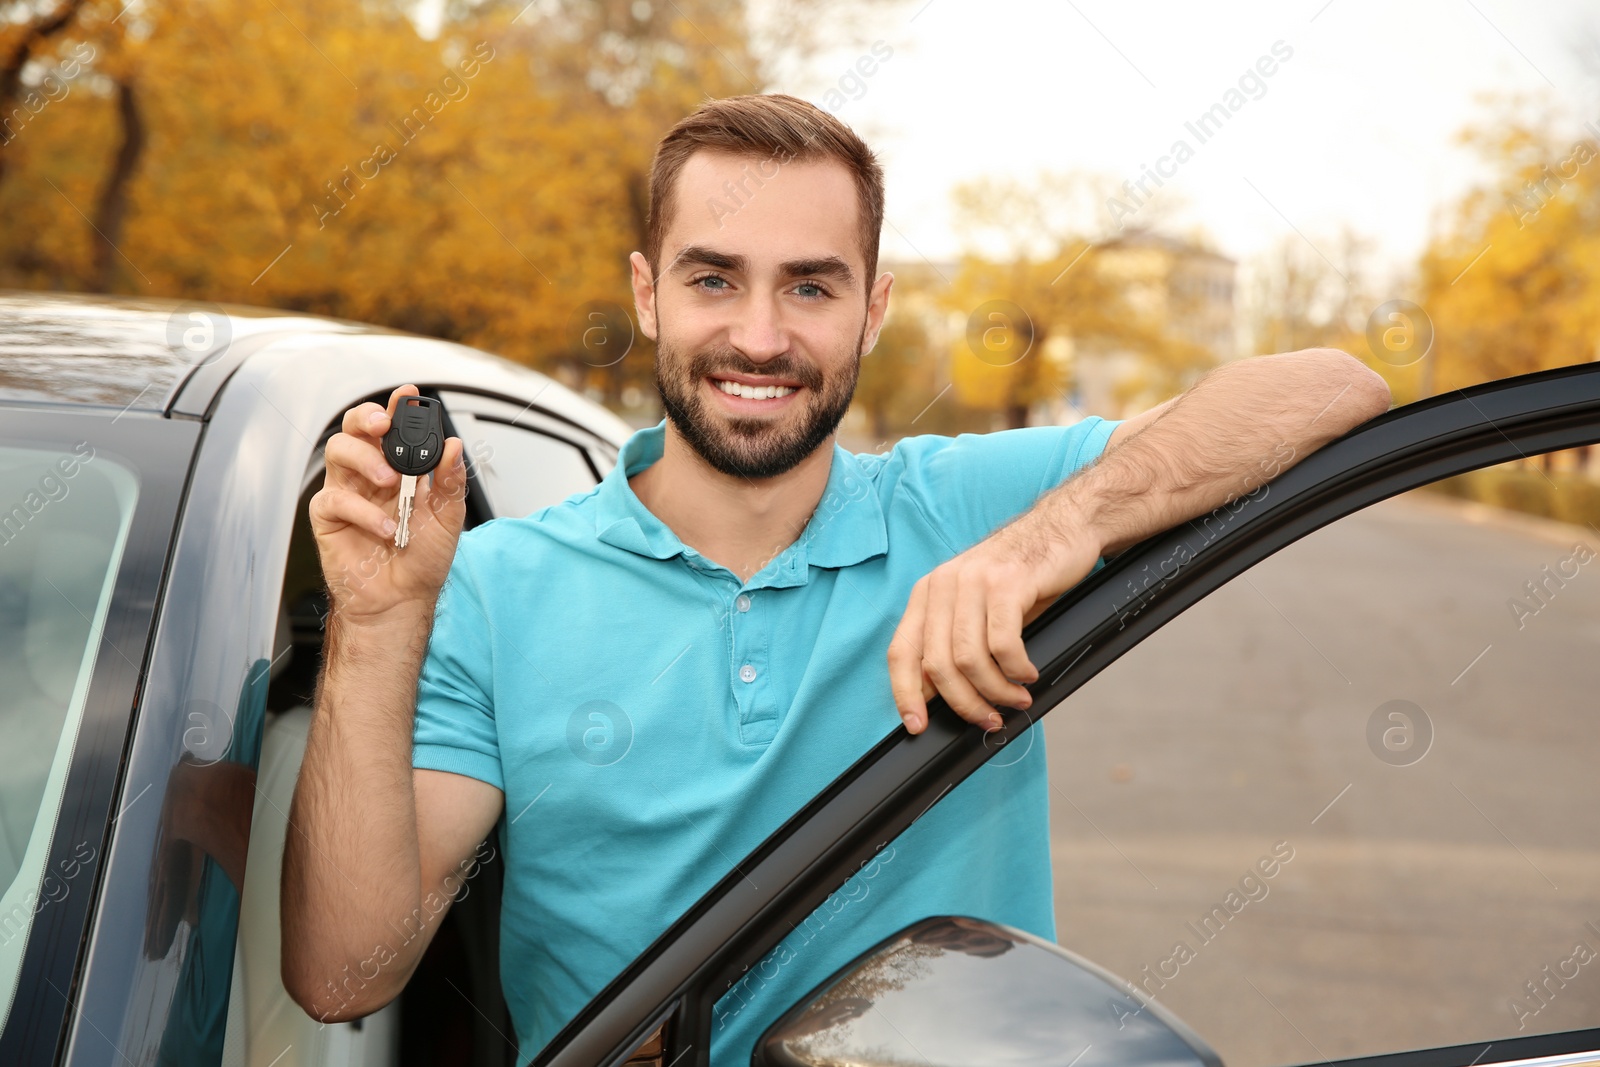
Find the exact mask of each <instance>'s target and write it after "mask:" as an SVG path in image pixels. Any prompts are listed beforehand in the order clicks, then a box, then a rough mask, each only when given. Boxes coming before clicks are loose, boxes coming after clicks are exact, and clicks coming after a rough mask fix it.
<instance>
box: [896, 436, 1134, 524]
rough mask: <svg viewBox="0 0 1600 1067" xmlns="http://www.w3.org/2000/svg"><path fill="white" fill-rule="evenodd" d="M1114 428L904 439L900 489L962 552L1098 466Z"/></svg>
mask: <svg viewBox="0 0 1600 1067" xmlns="http://www.w3.org/2000/svg"><path fill="white" fill-rule="evenodd" d="M1120 425H1121V422H1119V421H1113V420H1108V419H1102V418H1100V417H1099V416H1097V415H1090V416H1089V417H1087V418H1085V419H1083V420H1082V421H1081V422H1077V423H1074V424H1073V425H1071V426H1029V427H1026V428H1023V429H1017V430H998V431H996V432H994V433H987V434H961V435H959V436H957V437H935V436H927V437H913V438H907V439H906V440H905V441H902V442H901V444H900V446H899V447H900V448H902V449H904V450H905V456H904V460H905V464H906V470H905V473H904V474H903V476H902V479H903V484H904V485H905V486H906V487H907V488H908V489H910V490H911V491H912V492H913V493H914V494H915V496H916V497H917V501H918V503H919V504H920V505H921V507H922V509H923V510H924V511H925V512H926V513H927V515H928V518H929V519H931V520H932V521H933V522H934V523H936V524H937V525H938V526H939V528H940V529H941V530H942V531H943V532H944V535H945V536H946V538H947V539H948V540H949V542H950V546H951V548H952V549H954V550H956V551H962V550H964V549H966V548H969V547H971V546H972V545H975V544H977V543H978V542H979V541H981V540H983V539H984V538H985V537H987V536H989V534H991V533H993V532H994V531H995V530H996V529H998V528H999V527H1001V526H1003V525H1004V524H1005V523H1007V522H1009V521H1010V520H1011V519H1013V518H1015V517H1016V516H1017V515H1020V514H1021V513H1022V512H1024V511H1026V510H1027V509H1028V508H1029V507H1031V506H1032V505H1033V502H1034V501H1035V500H1038V499H1039V497H1040V496H1042V495H1043V494H1044V493H1046V492H1048V491H1049V490H1051V489H1053V488H1055V487H1056V486H1058V485H1060V484H1061V483H1062V482H1064V481H1066V480H1067V478H1069V477H1070V476H1071V475H1072V474H1073V473H1074V472H1075V471H1077V470H1079V469H1080V468H1083V467H1086V466H1088V465H1089V464H1091V463H1093V462H1094V461H1095V460H1097V459H1099V458H1100V455H1101V453H1103V452H1104V451H1105V448H1106V443H1107V442H1108V441H1109V440H1110V439H1111V434H1112V433H1113V432H1114V431H1115V430H1116V428H1117V427H1118V426H1120Z"/></svg>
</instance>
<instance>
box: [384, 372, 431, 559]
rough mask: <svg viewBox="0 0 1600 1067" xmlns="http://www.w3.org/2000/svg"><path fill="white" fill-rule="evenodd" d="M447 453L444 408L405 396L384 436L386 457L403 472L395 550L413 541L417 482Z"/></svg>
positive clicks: (396, 520) (421, 398) (422, 397)
mask: <svg viewBox="0 0 1600 1067" xmlns="http://www.w3.org/2000/svg"><path fill="white" fill-rule="evenodd" d="M443 450H444V405H442V404H441V403H440V402H439V401H438V400H436V399H434V398H433V397H431V396H403V397H401V398H400V403H399V405H398V406H397V407H396V408H395V412H394V420H393V421H392V422H391V423H390V425H389V432H388V433H386V434H384V435H383V455H384V458H386V459H387V460H388V461H389V466H391V467H393V468H394V469H395V470H397V471H399V472H400V501H399V504H400V510H399V513H398V515H396V517H395V522H396V526H395V529H394V547H396V548H404V547H406V542H407V541H409V540H411V511H412V509H413V508H414V507H416V503H417V479H418V478H420V477H421V476H422V475H424V474H427V473H428V472H429V471H431V470H433V468H435V467H437V466H438V465H439V455H440V453H441V452H442V451H443Z"/></svg>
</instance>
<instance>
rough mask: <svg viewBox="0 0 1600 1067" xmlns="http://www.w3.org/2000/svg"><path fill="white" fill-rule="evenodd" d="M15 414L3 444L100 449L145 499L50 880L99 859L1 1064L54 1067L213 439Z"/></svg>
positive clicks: (81, 884) (47, 952) (1, 1044)
mask: <svg viewBox="0 0 1600 1067" xmlns="http://www.w3.org/2000/svg"><path fill="white" fill-rule="evenodd" d="M5 415H6V418H5V423H4V429H3V430H0V442H3V443H12V442H15V443H16V444H19V445H22V446H28V445H34V444H36V443H37V442H38V441H41V440H49V441H62V440H65V439H67V438H73V439H82V440H88V441H89V442H90V443H91V445H92V446H93V447H94V448H95V451H96V454H97V455H103V456H106V457H108V458H113V459H116V460H118V461H120V462H123V463H126V464H128V465H129V466H131V467H133V468H134V470H135V471H137V472H138V476H139V496H138V500H137V502H136V503H135V506H134V514H133V518H132V523H131V525H130V527H129V530H128V537H127V541H126V544H125V546H124V548H123V554H122V559H121V560H120V562H119V563H118V568H117V576H116V579H115V584H114V587H113V589H114V591H113V593H112V600H111V604H110V607H109V612H108V614H107V617H106V623H105V629H104V631H103V632H102V633H101V636H100V646H99V648H98V649H97V650H96V653H95V663H94V668H93V675H92V680H91V682H90V687H89V693H88V696H87V698H86V704H85V706H84V712H83V719H82V722H81V723H80V725H79V729H78V736H77V739H76V742H75V744H74V747H73V751H72V763H71V765H70V767H69V768H68V771H67V779H66V783H65V790H64V793H63V795H62V801H61V810H60V811H59V812H58V814H57V816H56V822H55V826H54V828H53V832H52V838H51V842H50V853H49V859H48V860H47V861H46V862H47V870H59V869H62V868H60V867H59V866H58V865H59V864H60V863H61V862H62V861H64V860H67V859H68V858H69V857H70V856H72V854H73V852H74V850H75V849H76V848H77V847H78V845H79V843H80V842H89V843H90V844H91V845H92V846H93V847H94V849H95V856H94V860H93V861H92V864H90V865H89V866H88V870H86V871H84V872H83V873H80V874H79V875H78V876H77V877H76V878H75V879H74V880H73V881H72V882H71V883H69V885H68V889H67V893H66V895H65V896H64V897H62V898H61V899H60V900H59V901H58V902H56V903H52V904H50V905H48V906H46V907H43V908H41V909H40V910H39V911H38V913H37V914H36V915H35V921H34V924H33V927H32V929H30V930H29V932H28V940H27V944H26V946H25V947H24V949H23V957H22V967H21V971H20V973H19V975H18V981H17V989H16V994H15V997H14V999H13V1001H12V1004H11V1008H10V1012H9V1015H8V1016H7V1017H6V1018H5V1020H4V1029H3V1030H0V1063H6V1064H15V1065H18V1067H24V1065H29V1067H33V1065H37V1067H43V1065H46V1064H54V1063H56V1062H57V1061H58V1059H59V1058H60V1057H61V1056H62V1055H64V1052H65V1042H66V1041H67V1037H68V1033H69V1024H70V1022H71V1021H72V1016H73V1014H74V1013H75V1012H76V1011H77V1010H78V1007H77V1000H78V988H79V982H80V981H81V978H82V968H83V965H84V962H85V959H86V955H87V954H86V952H85V948H86V945H87V941H88V937H89V933H90V930H91V927H92V923H93V921H94V918H95V911H96V909H97V907H98V905H99V903H100V895H101V887H102V883H103V878H104V872H105V868H106V860H107V856H108V854H109V852H110V843H111V835H112V832H113V829H114V824H115V822H116V816H115V815H114V814H113V810H112V808H113V805H114V804H115V802H116V800H117V798H118V797H119V796H120V795H121V793H122V791H123V775H124V771H125V760H126V754H127V749H128V746H129V744H130V743H131V739H132V737H133V727H134V724H135V722H136V721H137V716H136V714H135V712H136V708H137V701H138V699H139V697H140V695H141V692H142V688H143V684H144V678H145V672H146V670H147V669H148V658H149V654H150V649H151V638H152V635H153V633H154V629H155V622H156V619H157V618H158V616H159V608H160V604H161V600H162V597H163V595H164V593H165V589H166V577H167V572H168V567H169V565H170V563H171V554H172V551H173V545H174V540H175V539H174V537H173V534H174V531H175V530H176V526H177V521H178V517H179V514H180V511H181V508H182V504H183V501H184V499H185V497H186V496H187V492H188V481H189V477H190V474H191V473H192V466H193V460H194V457H195V455H196V453H197V451H198V448H197V446H198V443H199V439H200V429H201V428H200V426H199V424H198V423H193V422H188V421H182V420H171V419H166V418H163V417H161V416H160V415H158V414H156V413H153V412H148V411H137V412H135V411H126V412H121V413H116V414H115V415H113V412H111V411H110V410H106V409H103V408H99V407H94V408H80V409H77V410H73V409H61V408H57V409H55V410H50V411H22V410H16V409H9V410H6V413H5ZM66 447H67V448H70V447H71V445H70V444H68V445H67V446H66ZM119 814H120V813H119Z"/></svg>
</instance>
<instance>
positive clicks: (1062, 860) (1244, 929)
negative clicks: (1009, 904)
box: [1035, 450, 1600, 1067]
mask: <svg viewBox="0 0 1600 1067" xmlns="http://www.w3.org/2000/svg"><path fill="white" fill-rule="evenodd" d="M1584 451H1585V450H1577V451H1575V452H1572V453H1564V454H1560V455H1553V456H1544V457H1535V458H1533V459H1531V460H1528V461H1518V462H1516V463H1512V464H1504V465H1501V466H1498V467H1492V468H1487V469H1483V470H1479V471H1475V472H1472V473H1471V474H1469V475H1466V476H1463V477H1459V478H1453V479H1449V480H1447V481H1445V482H1442V483H1438V484H1435V485H1432V486H1428V487H1425V488H1423V489H1420V490H1416V491H1413V492H1409V493H1406V494H1403V495H1401V496H1399V497H1395V498H1392V499H1390V500H1386V501H1383V502H1381V503H1378V504H1376V505H1373V506H1371V507H1369V508H1366V509H1364V510H1362V511H1360V512H1357V513H1355V514H1353V515H1350V516H1348V517H1347V518H1345V519H1342V520H1340V521H1338V522H1336V523H1333V524H1331V525H1329V526H1327V527H1325V528H1323V529H1322V530H1319V531H1318V532H1316V533H1314V534H1312V535H1311V536H1309V537H1306V538H1305V539H1303V540H1301V541H1299V542H1297V543H1295V544H1294V545H1291V546H1290V547H1288V548H1287V549H1285V550H1283V551H1281V552H1279V553H1277V554H1276V555H1274V556H1272V557H1270V558H1269V559H1267V560H1265V561H1263V562H1262V563H1260V564H1258V565H1257V566H1255V567H1254V568H1252V569H1251V570H1249V571H1247V572H1245V573H1244V574H1242V575H1240V576H1239V577H1237V578H1236V579H1234V580H1233V581H1231V582H1229V583H1228V584H1227V585H1225V586H1223V587H1222V588H1220V589H1218V590H1217V591H1216V592H1214V593H1212V594H1211V595H1210V596H1209V597H1207V598H1206V599H1205V600H1203V601H1201V602H1200V603H1199V604H1198V605H1196V606H1195V607H1193V608H1191V609H1190V610H1189V611H1188V612H1186V613H1185V614H1183V615H1181V616H1179V617H1178V618H1177V619H1176V620H1174V621H1173V622H1171V623H1169V624H1168V625H1167V626H1166V627H1165V628H1163V629H1162V630H1160V631H1158V632H1157V633H1156V634H1154V635H1153V636H1152V637H1150V638H1148V639H1146V640H1145V641H1144V642H1143V643H1142V644H1141V645H1139V647H1138V648H1136V649H1135V650H1134V651H1133V652H1131V653H1129V654H1128V655H1126V656H1124V657H1123V658H1122V659H1121V660H1119V661H1118V662H1116V663H1115V664H1113V665H1112V666H1111V667H1109V668H1108V669H1107V670H1106V671H1104V672H1103V673H1102V674H1101V675H1100V676H1098V677H1097V678H1095V679H1094V680H1092V681H1091V682H1090V683H1088V684H1087V685H1086V686H1084V687H1083V688H1082V689H1081V690H1080V691H1079V692H1078V693H1077V694H1076V695H1074V696H1073V697H1072V698H1071V699H1069V700H1068V701H1067V702H1066V703H1065V704H1064V705H1063V706H1062V707H1061V708H1060V709H1058V710H1057V711H1056V712H1055V713H1053V714H1052V715H1051V716H1050V718H1049V719H1048V720H1047V722H1046V725H1045V731H1044V738H1043V739H1040V740H1036V741H1035V743H1036V744H1037V743H1041V742H1042V743H1044V744H1046V747H1047V748H1048V755H1049V761H1050V767H1051V775H1050V781H1051V796H1050V803H1051V826H1052V860H1053V864H1054V873H1055V878H1056V891H1055V897H1056V922H1057V931H1058V937H1059V940H1060V943H1061V944H1062V945H1064V946H1066V947H1068V948H1070V949H1072V950H1074V951H1077V952H1079V953H1081V954H1083V955H1085V956H1088V957H1089V958H1091V959H1094V960H1095V961H1097V962H1098V963H1100V964H1102V965H1104V966H1106V967H1109V968H1110V969H1111V970H1113V971H1115V972H1116V973H1118V974H1120V975H1121V976H1123V977H1124V978H1126V979H1128V980H1129V981H1131V982H1133V983H1134V984H1135V985H1137V986H1138V987H1139V988H1140V989H1141V990H1142V991H1143V992H1144V993H1146V994H1148V995H1149V996H1151V997H1154V998H1155V999H1156V1000H1158V1001H1159V1002H1160V1003H1161V1004H1163V1005H1165V1006H1166V1007H1168V1008H1170V1009H1172V1010H1173V1011H1175V1012H1176V1013H1177V1014H1178V1015H1179V1016H1180V1017H1182V1018H1183V1019H1184V1020H1185V1021H1187V1022H1188V1023H1189V1024H1190V1025H1191V1026H1193V1027H1194V1028H1195V1029H1196V1030H1197V1031H1199V1032H1200V1033H1201V1034H1202V1035H1203V1036H1204V1037H1205V1038H1206V1039H1207V1040H1209V1041H1210V1042H1211V1043H1212V1044H1213V1045H1214V1046H1215V1048H1216V1049H1217V1051H1218V1052H1219V1053H1220V1054H1221V1056H1222V1058H1223V1060H1224V1061H1225V1062H1227V1063H1228V1064H1229V1065H1230V1067H1255V1065H1264V1064H1284V1063H1301V1062H1309V1061H1312V1060H1322V1059H1329V1058H1332V1059H1339V1058H1344V1057H1355V1056H1367V1055H1376V1054H1380V1053H1390V1052H1398V1051H1403V1050H1410V1049H1419V1048H1429V1047H1437V1046H1444V1045H1457V1044H1466V1043H1473V1042H1484V1043H1490V1042H1496V1041H1501V1040H1504V1039H1507V1038H1514V1037H1525V1036H1528V1035H1533V1034H1543V1033H1551V1032H1556V1031H1566V1030H1575V1029H1580V1028H1587V1027H1595V1026H1600V973H1597V972H1600V907H1597V904H1600V889H1597V887H1600V821H1597V820H1596V819H1595V817H1594V813H1595V812H1596V811H1597V810H1600V778H1597V776H1596V775H1595V774H1594V773H1593V762H1594V759H1595V755H1596V752H1597V751H1600V719H1597V718H1596V717H1595V714H1594V710H1595V705H1594V694H1595V693H1596V692H1597V691H1600V658H1597V657H1595V656H1594V655H1593V654H1592V649H1593V647H1594V643H1595V641H1596V639H1597V638H1600V563H1597V562H1595V560H1596V555H1597V553H1600V531H1597V530H1596V529H1595V526H1596V523H1597V522H1600V508H1597V504H1600V483H1597V482H1596V481H1595V480H1594V474H1593V473H1592V470H1593V468H1592V467H1587V466H1586V465H1585V460H1586V459H1587V457H1586V456H1585V455H1583V453H1584ZM1551 516H1558V517H1559V518H1560V519H1562V520H1566V521H1555V520H1554V519H1552V518H1551ZM1489 1058H1490V1059H1491V1060H1492V1059H1495V1058H1498V1057H1495V1056H1493V1055H1491V1056H1490V1057H1489Z"/></svg>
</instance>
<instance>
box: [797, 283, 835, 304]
mask: <svg viewBox="0 0 1600 1067" xmlns="http://www.w3.org/2000/svg"><path fill="white" fill-rule="evenodd" d="M806 289H809V290H810V292H801V290H806ZM795 291H796V292H799V293H800V295H801V296H803V297H805V298H806V299H808V300H816V299H817V298H819V297H824V296H827V295H828V292H827V290H826V289H824V288H822V286H820V285H818V284H817V283H816V282H801V283H800V284H799V285H797V286H795Z"/></svg>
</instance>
